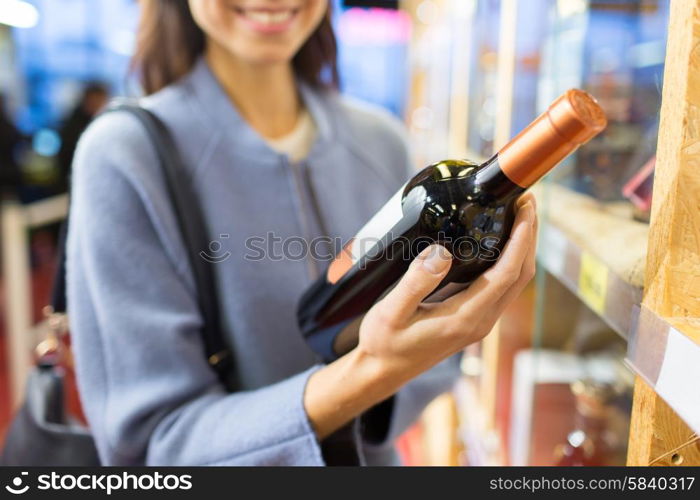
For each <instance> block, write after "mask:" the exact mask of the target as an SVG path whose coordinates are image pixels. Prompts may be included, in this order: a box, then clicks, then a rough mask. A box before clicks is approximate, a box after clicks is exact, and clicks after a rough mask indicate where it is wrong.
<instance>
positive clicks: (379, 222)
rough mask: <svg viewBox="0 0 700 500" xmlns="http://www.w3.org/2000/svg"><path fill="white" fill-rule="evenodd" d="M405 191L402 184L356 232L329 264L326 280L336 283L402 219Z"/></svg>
mask: <svg viewBox="0 0 700 500" xmlns="http://www.w3.org/2000/svg"><path fill="white" fill-rule="evenodd" d="M404 189H406V185H405V184H404V185H403V186H401V188H400V189H399V190H398V191H397V192H396V194H394V196H392V197H391V199H389V201H387V202H386V203H385V204H384V206H383V207H382V208H381V209H380V210H379V211H378V212H377V213H376V214H374V216H373V217H372V218H371V219H370V220H369V221H368V222H367V223H366V224H365V225H364V226H363V227H362V229H360V230H359V231H358V233H357V234H356V235H355V237H354V238H352V239H351V240H350V241H349V242H348V243H347V244H346V245H345V247H343V249H342V250H341V251H340V253H339V254H338V255H337V256H336V258H335V260H334V261H333V262H332V263H331V265H330V266H329V268H328V272H327V274H326V278H327V279H328V281H329V282H331V283H337V282H338V280H340V278H342V277H343V276H344V275H345V273H347V272H348V271H349V270H350V268H352V266H354V265H355V264H356V263H357V262H358V261H359V260H360V259H361V258H362V257H363V256H364V255H366V254H367V253H368V252H370V251H371V250H372V249H373V248H374V247H375V246H376V245H377V243H379V242H380V241H381V240H382V238H383V237H384V236H385V235H386V234H387V233H388V232H389V231H391V229H392V228H393V227H394V226H395V225H396V224H398V222H399V221H400V220H401V218H402V217H403V209H402V206H401V200H402V199H403V192H404Z"/></svg>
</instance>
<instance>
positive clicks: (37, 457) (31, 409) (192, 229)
mask: <svg viewBox="0 0 700 500" xmlns="http://www.w3.org/2000/svg"><path fill="white" fill-rule="evenodd" d="M114 111H124V112H128V113H131V114H132V115H133V116H134V117H136V118H137V119H138V120H139V121H140V122H141V125H142V126H143V127H144V129H145V130H146V133H147V135H148V137H149V140H150V141H151V143H152V144H153V146H154V147H155V149H156V153H157V156H158V163H159V164H160V168H161V170H162V172H163V177H164V178H165V184H166V187H167V190H168V195H169V197H170V201H171V203H172V206H173V210H174V212H175V215H176V217H177V220H178V225H179V229H180V231H181V234H182V238H183V241H184V243H185V246H186V247H187V249H188V252H189V254H188V257H189V261H190V265H191V267H192V272H193V274H194V278H195V284H196V287H197V296H198V304H199V308H200V311H201V314H202V317H203V319H204V326H203V328H202V339H203V341H204V351H205V352H204V355H205V356H206V357H207V360H208V362H209V364H210V365H211V366H212V369H213V370H214V371H215V372H216V374H217V375H218V377H219V379H220V380H221V382H222V383H223V384H224V385H225V387H226V388H227V390H229V391H231V390H233V388H234V386H235V381H234V370H233V363H232V356H231V352H230V351H229V350H228V348H227V347H226V345H225V342H224V339H223V337H222V335H221V332H222V330H221V323H220V314H219V303H218V301H217V294H216V287H215V284H214V274H213V270H212V268H211V263H210V262H208V261H207V260H205V259H202V258H200V257H199V255H198V251H197V249H206V248H208V245H209V238H208V235H207V231H206V227H207V226H206V224H205V221H204V217H203V214H202V211H201V206H200V204H199V200H198V199H197V196H196V195H195V193H194V191H193V190H192V188H191V186H192V185H191V183H183V182H181V181H179V179H183V178H186V173H185V170H184V168H183V163H182V160H181V158H180V156H179V155H178V153H177V148H176V146H175V142H174V141H173V139H172V137H171V135H170V133H169V131H168V130H167V128H166V126H165V125H164V124H163V122H161V121H160V119H158V118H157V117H156V116H155V115H154V114H152V113H151V112H149V111H147V110H146V109H144V108H141V107H139V106H138V105H136V104H133V103H129V102H125V101H122V102H116V103H114V104H112V105H111V106H110V107H109V108H108V109H107V110H106V111H105V112H114ZM66 225H67V224H64V227H63V228H62V230H61V239H60V244H59V260H58V262H59V265H58V268H57V271H56V277H55V280H54V286H53V291H52V300H51V302H52V309H53V312H52V314H51V316H50V317H49V321H48V322H49V328H50V330H51V331H52V334H51V335H50V337H49V338H48V339H47V341H48V346H47V342H42V344H43V345H42V346H41V347H42V349H43V350H44V351H45V352H40V353H38V354H39V361H38V362H37V365H36V367H35V368H34V369H33V370H32V372H31V373H30V375H29V377H28V379H27V384H26V392H25V399H24V403H23V404H22V406H21V407H20V409H19V410H18V412H17V414H16V415H15V417H14V420H13V421H12V424H11V425H10V428H9V430H8V432H7V437H6V439H5V445H4V448H3V452H2V456H0V465H22V466H58V465H64V466H81V465H83V466H87V465H100V461H99V458H98V455H97V450H96V448H95V443H94V440H93V438H92V436H91V435H90V431H89V429H87V428H86V427H84V426H82V425H80V424H78V423H76V422H73V421H71V419H70V417H69V416H68V414H67V412H66V408H65V402H64V384H65V380H64V374H63V371H62V369H61V368H60V366H58V363H57V356H56V347H57V346H58V345H59V344H60V342H58V340H59V336H60V335H64V334H65V332H66V328H65V327H66V324H67V322H66V320H65V311H66V296H65V293H66V290H65V234H66Z"/></svg>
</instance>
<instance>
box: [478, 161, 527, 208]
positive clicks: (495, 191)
mask: <svg viewBox="0 0 700 500" xmlns="http://www.w3.org/2000/svg"><path fill="white" fill-rule="evenodd" d="M474 183H475V184H476V185H477V186H478V187H479V188H480V190H481V191H482V192H486V193H489V194H490V195H491V196H493V197H495V198H498V199H504V198H508V197H510V196H517V195H519V194H521V193H522V192H524V191H525V188H524V187H522V186H519V185H518V184H516V183H514V182H513V181H512V180H510V178H509V177H508V176H507V175H506V174H505V172H504V171H503V169H502V168H501V165H500V162H499V159H498V154H496V155H494V156H493V157H491V159H489V160H487V161H486V162H484V163H483V164H482V165H481V167H480V168H479V170H478V171H477V172H476V173H475V174H474Z"/></svg>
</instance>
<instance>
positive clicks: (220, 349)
mask: <svg viewBox="0 0 700 500" xmlns="http://www.w3.org/2000/svg"><path fill="white" fill-rule="evenodd" d="M116 111H123V112H128V113H130V114H131V115H132V116H134V117H135V118H137V119H138V120H139V122H140V123H141V125H142V126H143V128H144V129H145V130H146V133H147V135H148V138H149V140H150V142H151V144H152V145H153V147H154V148H155V150H156V155H157V157H158V162H159V164H160V168H161V170H162V172H163V177H164V178H165V184H166V189H167V191H168V196H169V198H170V202H171V204H172V207H173V211H174V212H175V217H176V218H177V222H178V226H179V229H180V233H181V235H182V238H183V241H184V244H185V247H186V248H187V252H188V258H189V262H190V266H191V268H192V272H193V275H194V280H195V285H196V289H197V299H198V304H199V309H200V313H201V315H202V319H203V326H202V330H201V332H202V340H203V341H204V350H205V355H206V357H207V361H208V363H209V364H210V365H211V367H212V368H213V369H214V371H215V372H216V374H217V376H218V377H219V379H220V380H221V382H222V383H223V384H224V386H225V387H226V388H227V389H228V390H233V389H234V387H235V375H234V370H233V358H232V355H231V351H230V349H229V348H228V347H227V346H226V343H225V341H224V338H223V335H222V332H223V330H222V327H221V314H220V311H219V302H218V300H217V297H218V294H217V291H216V285H215V278H214V271H213V269H212V263H211V262H210V261H209V260H207V259H204V258H202V257H201V256H200V251H206V249H207V248H209V243H210V239H209V236H208V231H207V225H206V222H205V219H204V215H203V213H202V208H201V204H200V203H199V200H198V198H197V195H196V193H195V192H194V190H193V188H192V183H191V182H183V180H184V179H187V178H188V173H187V171H186V170H185V168H184V163H183V161H182V158H181V157H180V155H179V153H178V149H177V147H176V145H175V141H174V140H173V138H172V135H171V134H170V132H169V131H168V129H167V127H166V126H165V124H164V123H163V122H162V121H161V120H160V119H159V118H158V117H157V116H156V115H154V114H153V113H151V112H150V111H148V110H146V109H144V108H142V107H141V106H139V105H138V104H135V103H134V102H133V101H132V102H130V101H126V100H121V101H114V102H113V103H112V104H110V105H109V106H108V107H107V108H106V109H105V110H104V111H103V113H111V112H116ZM66 222H67V221H66ZM66 228H67V223H66V224H64V227H63V228H62V229H61V241H60V243H59V260H58V262H59V264H58V267H57V270H56V277H55V279H54V286H53V290H52V307H53V310H54V311H55V312H59V313H63V312H65V310H66V296H65V293H66V287H65V253H66V252H65V236H66V233H67V230H66Z"/></svg>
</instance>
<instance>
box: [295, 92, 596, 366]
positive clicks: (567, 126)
mask: <svg viewBox="0 0 700 500" xmlns="http://www.w3.org/2000/svg"><path fill="white" fill-rule="evenodd" d="M606 124H607V120H606V117H605V114H604V112H603V110H602V109H601V108H600V106H599V105H598V103H597V102H596V101H595V99H594V98H593V97H592V96H590V95H589V94H587V93H586V92H584V91H582V90H577V89H571V90H569V91H567V92H566V93H565V94H563V95H562V96H560V97H559V98H558V99H556V100H555V101H554V102H553V103H552V104H551V105H550V107H549V108H548V109H547V111H545V112H544V113H543V114H542V115H540V116H539V117H538V118H537V119H535V121H533V122H532V123H531V124H530V125H529V126H528V127H527V128H525V129H524V130H523V131H522V132H520V133H519V134H518V135H517V136H516V137H515V138H514V139H513V140H511V141H510V142H509V143H508V144H507V145H506V146H505V147H504V148H503V149H501V150H500V151H499V152H498V153H497V154H496V155H494V156H493V157H492V158H491V159H489V160H488V161H486V162H485V163H483V164H481V165H478V164H476V163H474V162H471V161H467V160H446V161H440V162H438V163H435V164H433V165H430V166H428V167H426V168H425V169H423V170H422V171H420V172H419V173H418V174H417V175H415V176H414V177H413V178H412V179H410V180H409V181H408V182H407V183H406V184H405V185H404V186H403V187H401V189H399V191H398V192H397V193H396V194H395V195H394V196H393V197H392V198H391V199H390V200H389V201H388V202H387V203H386V204H385V205H384V207H383V208H381V209H380V210H379V212H377V213H376V214H375V215H374V217H372V218H371V219H370V220H369V222H367V223H366V224H365V226H364V227H363V228H362V229H360V231H359V232H358V233H357V234H356V235H355V237H354V238H352V239H351V240H350V241H349V242H348V243H347V244H346V245H345V247H344V248H343V250H342V251H341V252H340V253H339V254H338V255H337V256H336V258H335V259H334V261H332V262H331V264H330V266H329V267H328V269H327V270H326V272H325V273H324V274H323V275H322V276H321V277H320V278H319V279H318V280H316V282H315V283H313V284H312V285H311V287H309V289H308V290H306V292H305V293H304V294H303V296H302V298H301V300H300V302H299V307H298V311H297V318H298V321H299V326H300V329H301V332H302V335H303V336H304V337H305V338H306V340H307V342H308V343H309V345H310V346H311V348H312V349H313V350H314V351H315V352H316V353H318V354H319V355H321V357H322V358H323V359H324V360H326V361H331V360H333V359H336V358H337V357H339V356H341V355H343V354H345V353H346V352H348V351H350V350H351V349H353V348H354V347H355V346H356V345H357V341H358V331H359V328H358V326H359V322H360V320H361V318H362V315H363V314H364V313H365V312H367V310H368V309H369V308H370V307H372V305H373V304H374V303H375V302H376V301H377V300H378V299H380V298H381V297H382V296H383V295H384V294H385V293H387V292H388V291H389V290H390V289H391V288H392V287H393V285H394V284H395V283H396V282H397V281H398V280H399V279H400V278H401V276H402V275H403V274H404V273H405V272H406V270H407V269H408V266H409V265H410V263H411V261H412V260H413V258H415V257H416V256H417V255H418V253H420V252H421V250H423V249H424V248H425V247H426V246H428V245H429V244H431V243H440V244H442V245H444V246H445V247H446V248H447V249H448V250H449V251H450V252H451V253H452V255H453V257H454V259H453V263H452V267H451V268H450V271H449V273H448V274H447V276H446V277H445V279H444V280H443V281H442V282H441V283H440V284H439V286H438V287H437V288H436V290H435V291H434V292H433V293H432V294H431V295H430V296H429V297H428V299H427V300H428V301H440V300H444V299H445V298H447V297H450V296H451V295H453V294H455V293H457V292H458V291H460V290H463V289H464V288H466V287H467V286H469V284H470V283H472V282H473V281H474V280H475V279H476V278H477V277H478V276H479V275H480V274H482V273H483V272H484V271H485V270H486V269H488V268H489V267H491V266H492V265H493V264H494V263H495V261H496V260H497V259H498V256H499V255H500V252H501V251H502V250H503V247H504V246H505V244H506V242H507V240H508V236H509V235H510V231H511V227H512V225H513V221H514V219H515V203H516V201H517V199H518V197H519V196H520V195H521V194H522V193H523V192H524V191H525V190H526V189H527V188H528V187H529V186H531V185H532V184H533V183H534V182H536V181H537V180H538V179H539V178H541V177H542V176H543V175H544V174H545V173H547V172H548V171H549V170H551V169H552V168H553V167H554V166H555V165H557V164H558V163H559V162H560V161H561V160H563V159H564V158H565V157H566V156H567V155H569V154H571V153H572V152H573V151H575V150H576V149H577V148H578V147H579V146H580V145H581V144H584V143H586V142H587V141H589V140H590V139H591V138H593V137H594V136H595V135H596V134H598V133H599V132H600V131H602V130H603V129H604V128H605V126H606Z"/></svg>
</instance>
